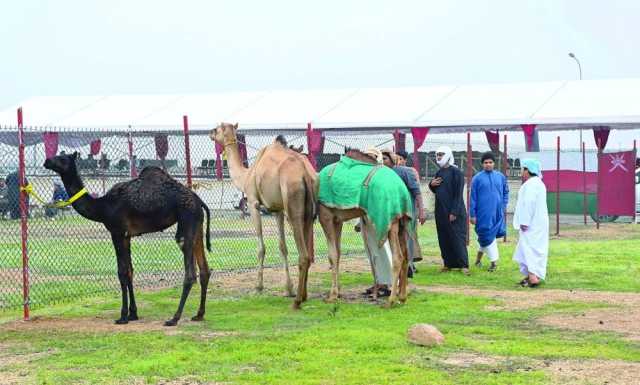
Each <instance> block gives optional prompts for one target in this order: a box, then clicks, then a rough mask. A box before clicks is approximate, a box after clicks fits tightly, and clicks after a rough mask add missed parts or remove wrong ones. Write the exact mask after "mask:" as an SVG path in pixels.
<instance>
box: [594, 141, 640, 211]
mask: <svg viewBox="0 0 640 385" xmlns="http://www.w3.org/2000/svg"><path fill="white" fill-rule="evenodd" d="M635 160H636V153H635V151H623V152H609V153H605V154H601V155H600V158H599V159H598V173H599V178H600V180H599V183H598V185H599V190H600V191H599V194H598V195H599V197H598V212H599V214H600V215H629V216H633V215H635V209H636V207H635V188H636V185H635V173H634V172H635Z"/></svg>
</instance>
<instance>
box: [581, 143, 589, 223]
mask: <svg viewBox="0 0 640 385" xmlns="http://www.w3.org/2000/svg"><path fill="white" fill-rule="evenodd" d="M585 152H586V149H585V144H584V142H582V215H583V216H584V225H585V226H586V225H587V210H588V209H589V204H588V203H587V159H586V154H585Z"/></svg>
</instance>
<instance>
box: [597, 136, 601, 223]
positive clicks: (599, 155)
mask: <svg viewBox="0 0 640 385" xmlns="http://www.w3.org/2000/svg"><path fill="white" fill-rule="evenodd" d="M597 145H598V182H597V183H598V187H597V188H596V229H600V157H601V155H602V148H601V145H602V143H601V141H600V138H598V143H597Z"/></svg>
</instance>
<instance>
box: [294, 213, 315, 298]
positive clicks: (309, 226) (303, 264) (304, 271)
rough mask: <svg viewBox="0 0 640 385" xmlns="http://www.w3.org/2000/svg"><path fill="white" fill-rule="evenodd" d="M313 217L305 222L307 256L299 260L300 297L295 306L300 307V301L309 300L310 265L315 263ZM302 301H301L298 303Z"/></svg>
mask: <svg viewBox="0 0 640 385" xmlns="http://www.w3.org/2000/svg"><path fill="white" fill-rule="evenodd" d="M313 222H314V221H313V218H311V219H307V221H306V222H305V223H304V241H305V243H306V245H305V247H306V249H305V250H306V251H307V255H306V258H303V257H302V255H301V256H300V260H299V261H298V297H297V298H296V302H295V303H294V307H300V303H302V302H304V301H306V300H307V280H308V278H309V267H310V266H311V263H313ZM298 301H300V303H298Z"/></svg>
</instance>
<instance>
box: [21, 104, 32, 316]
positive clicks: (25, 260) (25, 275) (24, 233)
mask: <svg viewBox="0 0 640 385" xmlns="http://www.w3.org/2000/svg"><path fill="white" fill-rule="evenodd" d="M25 174H26V166H25V163H24V128H23V120H22V107H20V108H18V182H19V184H20V228H21V231H20V233H21V239H22V299H23V314H24V315H23V317H24V320H25V321H28V320H29V302H30V301H29V254H28V253H27V239H28V235H29V232H28V230H29V227H28V223H27V209H28V208H27V193H26V191H24V190H23V189H24V187H25V186H26V178H25Z"/></svg>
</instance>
